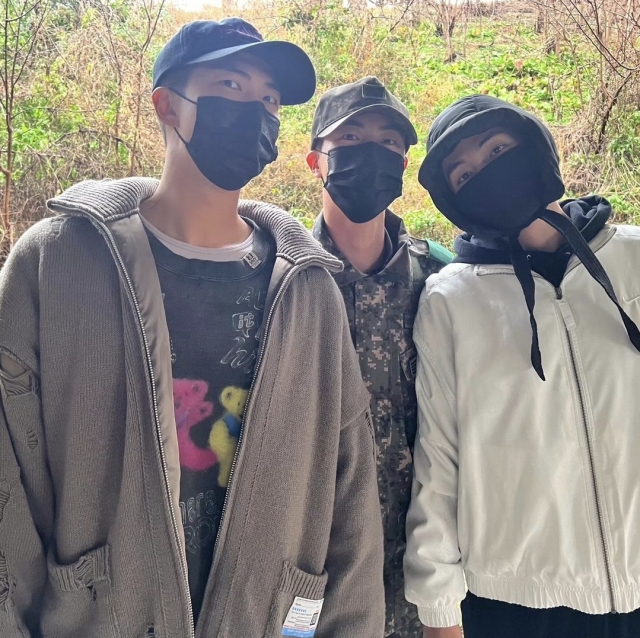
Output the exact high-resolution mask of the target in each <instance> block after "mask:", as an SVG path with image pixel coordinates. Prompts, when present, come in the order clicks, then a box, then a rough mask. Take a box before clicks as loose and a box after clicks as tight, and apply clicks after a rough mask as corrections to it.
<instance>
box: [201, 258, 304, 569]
mask: <svg viewBox="0 0 640 638" xmlns="http://www.w3.org/2000/svg"><path fill="white" fill-rule="evenodd" d="M300 268H301V266H298V267H293V268H292V269H291V270H290V271H289V272H288V273H287V274H286V275H285V276H284V279H283V280H282V283H281V284H280V288H279V289H278V292H277V293H276V296H275V297H274V299H273V303H272V304H271V308H270V309H269V314H268V315H267V320H266V322H265V324H264V333H263V335H262V339H261V342H260V350H259V352H258V359H257V361H256V368H255V372H254V374H253V379H252V381H251V386H250V387H249V393H248V394H247V402H246V404H245V410H244V414H243V415H242V422H241V424H240V434H239V435H238V444H237V445H236V451H235V454H234V455H233V461H232V463H231V470H230V471H229V480H228V482H227V493H226V494H225V497H224V502H223V504H222V511H221V513H220V523H219V525H218V533H217V534H216V542H215V543H214V545H213V559H214V561H215V559H216V556H218V551H217V550H218V545H219V543H220V530H221V529H222V522H223V520H224V515H225V514H226V511H227V504H228V502H229V494H230V492H231V480H232V479H233V475H234V473H235V469H236V465H237V464H238V456H239V454H240V446H241V444H242V441H243V439H244V426H245V421H246V416H247V412H248V411H249V402H250V401H251V398H252V396H253V389H254V386H255V383H256V379H257V378H258V372H259V370H260V366H261V365H262V357H263V355H264V351H265V349H266V347H267V337H268V335H269V330H270V328H271V319H272V317H273V314H274V312H275V307H276V305H277V303H278V300H279V299H280V297H281V296H282V294H283V292H284V290H285V288H286V284H287V283H288V281H289V279H291V277H292V276H293V275H294V274H295V273H296V272H298V270H300Z"/></svg>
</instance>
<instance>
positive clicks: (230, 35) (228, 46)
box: [153, 18, 316, 105]
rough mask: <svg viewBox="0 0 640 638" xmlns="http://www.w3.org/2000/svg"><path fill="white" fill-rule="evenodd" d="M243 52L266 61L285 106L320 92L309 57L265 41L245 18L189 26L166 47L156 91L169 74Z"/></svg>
mask: <svg viewBox="0 0 640 638" xmlns="http://www.w3.org/2000/svg"><path fill="white" fill-rule="evenodd" d="M239 51H247V52H251V53H252V54H253V55H255V56H256V57H259V58H260V59H262V60H264V61H265V62H266V63H267V64H268V65H269V67H270V69H271V72H272V74H273V79H274V80H275V82H276V84H277V87H278V90H279V91H280V96H281V100H282V104H284V105H288V104H302V103H304V102H307V101H308V100H310V99H311V97H312V96H313V94H314V92H315V90H316V73H315V71H314V69H313V64H312V62H311V60H310V59H309V56H308V55H307V54H306V53H305V52H304V51H303V50H302V49H301V48H300V47H299V46H296V45H295V44H293V43H292V42H283V41H279V40H269V41H265V40H263V38H262V36H261V35H260V33H259V32H258V30H257V29H256V28H255V27H254V26H253V25H251V24H249V23H248V22H246V21H245V20H242V19H241V18H225V19H224V20H220V22H216V21H214V20H196V21H195V22H189V23H188V24H185V25H184V26H183V27H182V28H181V29H180V31H178V33H176V34H175V35H174V36H173V37H172V38H171V40H169V42H167V44H165V45H164V47H163V48H162V50H161V51H160V53H159V54H158V57H157V58H156V61H155V64H154V65H153V88H154V89H156V88H157V87H159V86H162V82H163V79H164V78H165V77H166V75H167V73H168V72H169V71H173V70H175V69H179V68H185V67H188V66H191V65H194V64H202V63H203V62H211V61H212V60H220V59H222V58H226V57H227V56H230V55H233V54H234V53H238V52H239Z"/></svg>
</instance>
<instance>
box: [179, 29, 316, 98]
mask: <svg viewBox="0 0 640 638" xmlns="http://www.w3.org/2000/svg"><path fill="white" fill-rule="evenodd" d="M241 51H247V52H250V53H251V54H252V55H255V56H256V57H258V58H260V59H261V60H264V61H265V62H266V63H267V64H268V65H269V67H270V68H271V71H272V73H273V79H274V80H275V83H276V85H277V87H278V91H279V92H280V103H281V104H282V105H283V106H289V105H292V104H304V103H305V102H308V101H309V100H310V99H311V98H312V97H313V94H314V93H315V91H316V72H315V69H314V68H313V63H312V62H311V60H310V59H309V56H308V55H307V54H306V53H305V52H304V51H303V50H302V49H301V48H300V47H299V46H297V45H296V44H293V42H283V41H280V40H262V41H260V42H251V43H249V44H240V45H238V46H236V47H229V48H227V49H219V50H218V51H211V52H210V53H207V54H206V55H202V56H200V57H199V58H196V59H195V60H192V61H191V62H189V64H188V65H187V66H191V65H193V64H202V63H203V62H212V61H214V60H221V59H223V58H227V57H229V56H230V55H234V54H236V53H240V52H241Z"/></svg>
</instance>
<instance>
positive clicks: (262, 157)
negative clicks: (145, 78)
mask: <svg viewBox="0 0 640 638" xmlns="http://www.w3.org/2000/svg"><path fill="white" fill-rule="evenodd" d="M171 90H172V91H173V92H174V93H176V94H177V95H179V96H180V97H181V98H183V99H185V100H187V101H188V102H191V103H192V104H196V106H197V112H196V123H195V126H194V127H193V133H192V134H191V139H190V140H189V141H188V142H186V141H185V140H184V138H183V137H182V135H180V132H179V131H178V129H175V131H176V133H177V134H178V137H179V138H180V139H181V140H182V142H183V143H184V145H185V146H186V147H187V151H188V152H189V155H190V156H191V159H193V161H194V163H195V165H196V166H197V167H198V169H199V170H200V172H201V173H202V174H203V175H204V176H205V177H206V178H207V179H208V180H209V181H210V182H212V183H213V184H215V185H216V186H219V187H220V188H222V189H224V190H227V191H237V190H240V189H241V188H242V187H243V186H246V185H247V184H248V183H249V182H250V181H251V180H252V179H253V178H254V177H256V176H257V175H260V173H262V171H263V170H264V167H265V166H266V165H267V164H270V163H271V162H273V161H274V160H275V159H276V157H278V148H277V147H276V140H277V139H278V133H279V131H280V120H278V118H277V117H275V115H272V114H271V113H269V111H267V109H266V108H265V107H264V105H263V104H262V103H261V102H237V101H235V100H227V99H226V98H223V97H217V96H204V97H199V98H198V101H197V102H194V101H193V100H190V99H189V98H188V97H185V96H184V95H182V94H181V93H178V91H176V90H174V89H171Z"/></svg>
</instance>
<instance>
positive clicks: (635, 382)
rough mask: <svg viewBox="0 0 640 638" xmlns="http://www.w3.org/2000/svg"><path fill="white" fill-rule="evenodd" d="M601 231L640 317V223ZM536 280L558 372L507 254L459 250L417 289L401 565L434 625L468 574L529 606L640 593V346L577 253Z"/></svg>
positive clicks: (473, 584) (612, 268) (631, 309)
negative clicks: (552, 274) (485, 257)
mask: <svg viewBox="0 0 640 638" xmlns="http://www.w3.org/2000/svg"><path fill="white" fill-rule="evenodd" d="M590 245H591V248H592V250H593V251H594V252H596V254H597V256H598V259H599V260H600V261H601V263H602V265H603V266H604V268H605V270H606V271H607V273H608V275H609V277H610V279H611V281H612V283H613V286H614V289H615V291H616V294H617V296H618V299H619V301H620V304H621V305H622V307H623V308H624V309H625V310H626V312H627V313H628V314H629V316H630V317H631V318H632V319H633V320H634V321H635V322H636V323H640V228H635V227H630V226H605V227H604V229H603V230H602V231H600V233H599V234H598V235H597V236H596V237H595V239H594V240H593V241H592V242H591V243H590ZM534 279H535V286H536V290H535V299H536V306H535V317H536V320H537V323H538V332H539V336H540V350H541V352H542V360H543V365H544V371H545V374H546V377H547V381H542V380H541V379H540V378H539V377H538V376H537V374H536V372H535V371H534V369H533V368H532V366H531V358H530V347H531V326H530V323H529V316H528V313H527V308H526V305H525V303H524V299H523V293H522V288H521V286H520V284H519V282H518V280H517V278H516V277H515V275H514V271H513V268H512V267H511V266H504V265H500V266H485V265H482V266H479V265H468V264H451V265H449V266H446V267H445V268H444V269H443V270H442V271H441V272H440V273H438V274H437V275H433V276H432V277H430V278H429V280H428V282H427V286H426V289H425V291H424V292H423V294H422V297H421V301H420V308H419V311H418V315H417V317H416V321H415V333H414V339H415V343H416V346H417V349H418V372H417V384H416V391H417V396H418V403H419V408H420V412H419V435H418V440H417V441H416V447H415V458H414V464H415V480H414V486H413V496H412V504H411V507H410V509H409V515H408V518H407V535H408V539H407V552H406V556H405V577H406V596H407V599H408V600H409V601H410V602H413V603H415V604H416V605H417V606H418V608H419V613H420V619H421V621H422V623H423V624H425V625H427V626H431V627H448V626H452V625H456V624H458V623H459V621H460V611H459V603H460V601H461V600H462V599H463V598H464V597H465V593H466V587H465V583H466V586H468V588H469V590H470V591H472V592H473V593H474V594H476V595H477V596H482V597H486V598H491V599H496V600H501V601H504V602H509V603H517V604H520V605H525V606H528V607H536V608H548V607H557V606H567V607H570V608H573V609H577V610H580V611H583V612H586V613H591V614H602V613H607V612H611V611H617V612H630V611H632V610H634V609H636V608H638V607H640V354H639V353H638V352H637V351H636V350H635V349H634V347H633V346H632V345H631V343H630V342H629V338H628V336H627V333H626V331H625V328H624V326H623V324H622V321H621V319H620V315H619V313H618V311H617V309H616V307H615V306H614V304H612V303H611V302H610V301H609V299H608V298H607V296H606V294H605V292H604V291H603V290H602V288H601V287H600V286H599V285H598V283H597V282H596V281H594V280H593V279H592V277H591V276H590V275H589V274H588V272H587V271H586V269H585V268H584V266H583V265H582V264H581V263H580V261H579V260H577V259H576V257H575V256H574V257H572V258H571V261H570V262H569V266H568V268H567V272H566V275H565V277H564V279H563V281H562V284H561V286H560V287H559V288H557V289H556V288H554V287H553V286H552V285H551V284H550V283H549V282H547V281H546V280H545V279H543V278H542V277H540V276H538V275H536V274H535V273H534Z"/></svg>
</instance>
